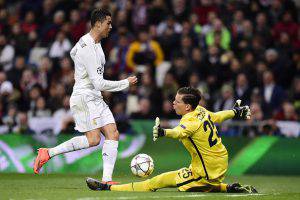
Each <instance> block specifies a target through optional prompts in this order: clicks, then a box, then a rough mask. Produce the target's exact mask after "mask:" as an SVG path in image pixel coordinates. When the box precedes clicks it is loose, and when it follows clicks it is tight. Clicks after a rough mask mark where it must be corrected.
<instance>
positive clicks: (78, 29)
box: [70, 10, 86, 41]
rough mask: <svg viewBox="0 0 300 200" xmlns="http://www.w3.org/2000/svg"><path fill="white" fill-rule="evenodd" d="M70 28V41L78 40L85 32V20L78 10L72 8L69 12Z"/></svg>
mask: <svg viewBox="0 0 300 200" xmlns="http://www.w3.org/2000/svg"><path fill="white" fill-rule="evenodd" d="M70 29H71V30H72V31H71V38H72V41H78V40H79V39H80V37H81V36H82V35H84V33H85V32H86V21H85V19H84V18H82V16H80V12H79V11H78V10H72V11H71V13H70Z"/></svg>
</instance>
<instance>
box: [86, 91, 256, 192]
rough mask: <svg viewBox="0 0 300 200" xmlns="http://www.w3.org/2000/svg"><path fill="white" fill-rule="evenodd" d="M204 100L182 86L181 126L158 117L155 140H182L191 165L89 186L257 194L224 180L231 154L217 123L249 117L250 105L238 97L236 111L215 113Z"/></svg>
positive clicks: (178, 101) (177, 108)
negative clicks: (168, 124) (167, 126)
mask: <svg viewBox="0 0 300 200" xmlns="http://www.w3.org/2000/svg"><path fill="white" fill-rule="evenodd" d="M200 100H201V93H200V91H198V90H197V89H194V88H191V87H183V88H180V89H179V90H178V91H177V94H176V97H175V100H174V102H173V107H174V109H175V111H176V113H177V114H178V115H181V116H182V118H181V120H180V123H179V125H178V126H177V127H175V128H173V129H163V128H161V127H160V121H159V118H158V117H157V118H156V121H155V126H154V127H153V140H154V141H156V140H157V139H158V138H160V137H170V138H174V139H178V140H180V141H181V142H182V144H183V145H184V146H185V148H186V149H187V150H188V152H189V153H190V155H191V157H192V162H191V164H190V166H189V167H188V168H182V169H179V170H176V171H170V172H166V173H163V174H160V175H158V176H155V177H153V178H151V179H147V180H145V181H142V182H133V183H129V184H122V185H109V184H103V183H101V182H99V181H97V180H95V179H92V178H88V179H87V180H86V182H87V185H88V187H89V188H90V189H92V190H111V191H156V190H157V189H161V188H171V187H177V188H178V190H179V191H186V192H230V193H234V192H235V193H256V192H257V191H256V189H255V188H254V187H253V186H249V185H246V186H243V185H241V184H239V183H233V184H226V183H223V180H224V178H225V173H226V171H227V168H228V153H227V150H226V148H225V146H224V145H223V144H222V140H221V138H220V136H219V135H218V131H217V128H216V126H215V123H222V122H223V121H225V120H227V119H249V118H250V109H249V107H248V106H241V100H237V101H236V103H235V105H234V107H233V109H232V110H224V111H220V112H216V113H213V112H210V111H208V110H206V109H205V108H203V107H201V106H200V105H199V102H200Z"/></svg>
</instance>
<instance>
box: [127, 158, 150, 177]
mask: <svg viewBox="0 0 300 200" xmlns="http://www.w3.org/2000/svg"><path fill="white" fill-rule="evenodd" d="M130 168H131V171H132V173H133V174H134V175H135V176H138V177H142V178H145V177H147V176H149V175H150V174H152V172H153V170H154V163H153V159H152V158H151V157H150V156H149V155H147V154H143V153H142V154H138V155H136V156H134V157H133V158H132V160H131V163H130Z"/></svg>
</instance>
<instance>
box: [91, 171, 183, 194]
mask: <svg viewBox="0 0 300 200" xmlns="http://www.w3.org/2000/svg"><path fill="white" fill-rule="evenodd" d="M176 176H178V171H171V172H166V173H163V174H160V175H158V176H155V177H153V178H151V179H147V180H145V181H141V182H132V183H128V184H120V185H109V184H103V183H101V182H100V181H97V180H95V179H92V178H88V179H87V180H86V183H87V185H88V187H89V188H90V189H92V190H111V191H140V192H142V191H145V192H147V191H156V190H157V189H161V188H170V187H176Z"/></svg>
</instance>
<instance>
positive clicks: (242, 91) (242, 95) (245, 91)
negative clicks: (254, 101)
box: [234, 73, 251, 105]
mask: <svg viewBox="0 0 300 200" xmlns="http://www.w3.org/2000/svg"><path fill="white" fill-rule="evenodd" d="M234 94H235V95H234V96H235V99H241V100H242V102H243V103H244V104H247V105H248V104H249V103H250V94H251V90H250V87H249V84H248V79H247V76H246V74H244V73H240V74H239V75H238V76H237V78H236V82H235V89H234Z"/></svg>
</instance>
